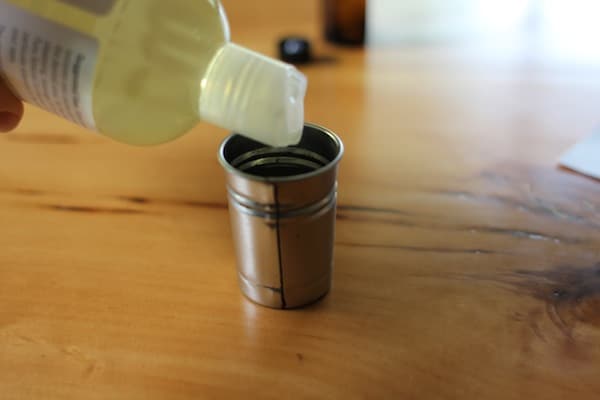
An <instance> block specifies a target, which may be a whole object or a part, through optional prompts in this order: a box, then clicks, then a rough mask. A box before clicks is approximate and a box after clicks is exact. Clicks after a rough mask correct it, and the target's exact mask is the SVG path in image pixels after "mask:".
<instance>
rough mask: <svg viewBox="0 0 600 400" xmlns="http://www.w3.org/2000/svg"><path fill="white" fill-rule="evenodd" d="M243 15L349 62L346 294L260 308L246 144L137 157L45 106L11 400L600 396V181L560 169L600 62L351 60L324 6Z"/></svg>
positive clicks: (589, 108)
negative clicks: (227, 171) (248, 233)
mask: <svg viewBox="0 0 600 400" xmlns="http://www.w3.org/2000/svg"><path fill="white" fill-rule="evenodd" d="M225 5H226V7H227V10H228V13H229V17H230V20H231V24H232V27H233V29H232V31H233V36H234V39H237V40H238V41H239V42H241V43H242V44H244V45H248V46H251V47H253V48H255V49H257V50H260V51H264V52H267V53H269V54H274V46H275V43H276V39H277V38H278V37H279V35H281V34H285V33H290V32H291V33H305V34H306V35H308V36H309V37H311V38H312V39H313V40H314V41H315V45H316V48H317V52H318V53H319V54H320V55H321V56H327V57H328V58H329V59H330V60H332V61H331V62H328V63H317V64H315V65H310V66H307V67H305V68H303V71H304V72H305V73H306V74H307V75H308V77H309V81H310V89H309V95H308V98H307V117H308V119H309V120H311V121H314V122H317V123H320V124H322V125H325V126H328V127H329V128H331V129H333V130H334V131H336V132H338V133H339V134H340V136H341V137H342V139H343V140H344V142H345V145H346V149H347V152H346V156H345V158H344V160H343V162H342V166H341V171H340V182H339V185H340V186H339V190H340V196H339V200H340V207H339V216H338V224H337V239H336V243H337V246H336V256H335V263H336V267H335V276H334V289H333V291H332V292H331V294H330V295H329V296H328V297H326V298H325V299H324V300H323V301H322V302H320V303H318V304H316V305H314V306H312V307H309V308H306V309H301V310H296V311H275V310H270V309H266V308H262V307H259V306H256V305H254V304H252V303H250V302H248V301H247V300H245V299H244V298H243V297H242V296H241V294H240V291H239V289H238V286H237V281H236V273H235V259H234V254H233V248H232V243H231V235H230V230H229V225H228V214H227V209H226V196H225V189H224V180H223V173H222V172H221V170H220V166H219V165H218V162H217V161H216V151H217V148H218V145H219V143H220V141H221V140H222V139H223V138H224V137H225V135H226V134H227V132H225V131H222V130H219V129H217V128H213V127H209V126H207V125H199V126H198V127H197V128H196V129H195V130H194V131H193V132H191V133H190V134H188V135H186V136H185V137H183V138H181V139H180V140H177V141H175V142H173V143H170V144H166V145H163V146H158V147H153V148H134V147H128V146H125V145H121V144H117V143H114V142H112V141H110V140H108V139H104V138H103V137H101V136H98V135H94V134H90V133H88V132H84V131H83V130H82V129H80V128H77V127H75V126H73V125H71V124H69V123H67V122H64V121H61V120H59V119H58V118H56V117H53V116H51V115H49V114H46V113H44V112H42V111H40V110H37V109H34V108H32V107H28V108H27V110H26V119H25V121H24V122H23V124H22V126H21V127H20V128H19V129H18V131H17V132H15V133H10V134H6V135H1V136H0V246H1V247H0V249H1V251H0V398H1V399H3V400H4V399H7V400H8V399H10V400H12V399H145V400H148V399H199V398H264V399H269V398H272V399H282V398H315V399H316V398H319V399H322V398H357V399H380V398H387V399H389V398H405V399H503V400H505V399H522V398H539V399H563V398H567V396H569V397H571V398H579V399H596V398H598V397H599V396H600V380H598V368H600V345H599V343H600V251H599V249H600V202H599V199H600V186H599V185H598V182H596V181H593V180H590V179H586V178H583V177H580V176H578V175H576V174H573V173H570V172H567V171H564V170H560V169H558V168H557V167H556V159H557V157H558V156H559V155H560V154H561V152H563V151H564V150H565V149H566V148H567V147H568V146H569V145H571V144H573V143H575V142H576V141H577V140H578V139H580V138H582V137H584V136H585V135H587V134H589V133H590V132H591V131H592V130H593V129H594V128H595V127H596V126H597V125H598V123H599V122H600V121H599V119H600V114H598V111H597V110H598V107H597V105H598V104H600V68H599V67H600V66H599V65H579V64H574V63H569V62H568V60H567V61H556V60H554V59H546V58H544V56H543V55H539V57H538V56H532V54H533V53H529V52H518V51H500V50H498V51H495V50H494V49H490V48H486V47H485V46H479V45H473V44H469V45H458V44H456V45H453V44H438V45H435V44H432V45H427V46H402V45H399V46H396V47H386V48H383V47H382V48H379V47H373V48H370V49H368V50H357V49H345V48H333V47H329V46H327V45H325V44H323V43H322V42H321V41H320V31H319V25H318V16H319V8H318V2H317V1H316V0H311V1H302V2H294V3H293V5H292V3H290V2H277V1H274V0H260V1H255V2H244V1H233V0H231V1H228V2H226V3H225ZM290 7H291V8H290ZM592 50H593V49H591V51H592Z"/></svg>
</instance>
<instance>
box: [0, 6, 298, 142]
mask: <svg viewBox="0 0 600 400" xmlns="http://www.w3.org/2000/svg"><path fill="white" fill-rule="evenodd" d="M0 71H1V73H2V75H3V77H4V79H6V81H7V82H8V84H9V85H10V86H11V88H12V89H13V90H14V91H15V93H16V94H18V95H19V96H20V97H21V98H23V99H24V100H25V101H27V102H30V103H32V104H35V105H37V106H39V107H41V108H44V109H46V110H48V111H51V112H53V113H55V114H58V115H61V116H63V117H65V118H67V119H70V120H72V121H74V122H76V123H78V124H80V125H82V126H85V127H88V128H91V129H94V130H97V131H99V132H101V133H103V134H105V135H108V136H111V137H112V138H114V139H116V140H119V141H122V142H126V143H131V144H140V145H144V144H156V143H162V142H166V141H169V140H172V139H175V138H176V137H178V136H180V135H182V134H183V133H185V132H187V131H188V130H189V129H191V128H192V127H193V126H194V125H196V124H197V123H198V121H199V120H204V121H206V122H209V123H212V124H215V125H217V126H220V127H222V128H226V129H228V130H231V131H236V132H238V133H241V134H244V135H246V136H248V137H251V138H253V139H256V140H258V141H261V142H263V143H266V144H269V145H272V146H285V145H290V144H295V143H297V142H298V141H299V140H300V136H301V130H302V126H303V123H304V109H303V108H304V104H303V103H304V95H305V92H306V78H305V77H304V75H302V74H301V73H300V72H298V71H297V70H296V69H295V68H294V67H293V66H291V65H288V64H284V63H282V62H279V61H277V60H274V59H271V58H268V57H265V56H263V55H260V54H258V53H255V52H252V51H250V50H247V49H244V48H242V47H240V46H237V45H235V44H232V43H230V42H229V27H228V23H227V19H226V17H225V14H224V11H223V8H222V6H221V4H220V2H219V1H218V0H168V1H166V0H0Z"/></svg>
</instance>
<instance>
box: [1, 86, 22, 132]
mask: <svg viewBox="0 0 600 400" xmlns="http://www.w3.org/2000/svg"><path fill="white" fill-rule="evenodd" d="M21 117H23V103H22V102H21V100H19V99H18V98H17V97H16V96H15V95H14V94H12V92H11V91H10V89H9V88H8V86H6V84H5V83H4V81H3V80H2V79H0V132H8V131H10V130H13V129H15V128H16V127H17V125H19V122H21Z"/></svg>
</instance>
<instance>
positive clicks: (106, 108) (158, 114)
mask: <svg viewBox="0 0 600 400" xmlns="http://www.w3.org/2000/svg"><path fill="white" fill-rule="evenodd" d="M9 2H10V3H13V4H16V5H18V6H19V7H21V8H23V9H26V10H29V11H32V12H33V13H35V14H37V15H38V16H40V17H43V18H46V19H49V20H51V21H54V22H58V23H60V24H62V25H64V26H67V27H69V28H72V29H75V30H77V31H79V32H81V33H83V34H86V35H88V36H91V37H94V38H96V40H97V41H98V42H99V55H98V61H97V64H96V72H95V80H94V85H93V88H94V89H93V113H94V118H95V121H96V128H97V129H98V130H99V131H100V132H102V133H104V134H106V135H109V136H111V137H113V138H115V139H117V140H119V141H122V142H126V143H131V144H138V145H143V144H156V143H162V142H166V141H169V140H172V139H174V138H176V137H178V136H180V135H182V134H184V133H185V132H187V131H188V130H189V129H191V128H192V127H193V126H194V125H196V124H197V123H198V120H199V116H198V113H199V112H198V102H199V98H200V90H201V81H202V78H203V77H204V74H205V72H206V70H207V68H208V66H209V65H210V62H211V61H212V59H213V57H214V55H215V53H216V52H217V50H218V49H219V48H220V47H221V46H222V45H223V44H225V43H226V42H227V41H228V40H229V31H228V25H227V22H226V20H225V17H224V13H223V10H222V8H221V4H220V2H219V1H217V0H116V1H114V5H113V7H112V9H111V11H110V12H109V13H108V14H106V15H95V14H93V13H90V12H87V11H85V10H82V9H81V8H79V7H76V6H73V5H69V4H67V3H63V2H61V1H59V0H9Z"/></svg>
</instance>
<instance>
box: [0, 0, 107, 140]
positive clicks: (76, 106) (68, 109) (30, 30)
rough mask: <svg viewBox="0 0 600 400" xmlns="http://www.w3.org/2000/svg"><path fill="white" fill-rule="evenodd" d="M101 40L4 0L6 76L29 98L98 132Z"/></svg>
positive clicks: (1, 29)
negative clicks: (95, 110) (97, 78)
mask: <svg viewBox="0 0 600 400" xmlns="http://www.w3.org/2000/svg"><path fill="white" fill-rule="evenodd" d="M97 55H98V42H97V41H96V40H95V39H94V38H93V37H89V36H87V35H84V34H82V33H80V32H77V31H74V30H72V29H69V28H67V27H64V26H62V25H59V24H57V23H54V22H51V21H48V20H46V19H43V18H40V17H38V16H36V15H35V14H32V13H30V12H28V11H25V10H23V9H21V8H18V7H16V6H12V5H9V4H7V3H6V2H4V1H0V72H1V73H2V75H3V77H4V79H6V81H7V82H8V83H9V85H10V86H11V88H12V89H13V90H14V91H15V93H16V94H17V95H18V96H19V97H21V98H22V99H23V100H25V101H27V102H29V103H31V104H34V105H36V106H38V107H41V108H43V109H46V110H48V111H50V112H53V113H55V114H58V115H60V116H62V117H64V118H66V119H69V120H71V121H73V122H75V123H77V124H79V125H82V126H85V127H87V128H91V129H94V128H95V122H94V115H93V109H92V90H93V87H92V85H93V80H94V70H95V66H96V60H97Z"/></svg>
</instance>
